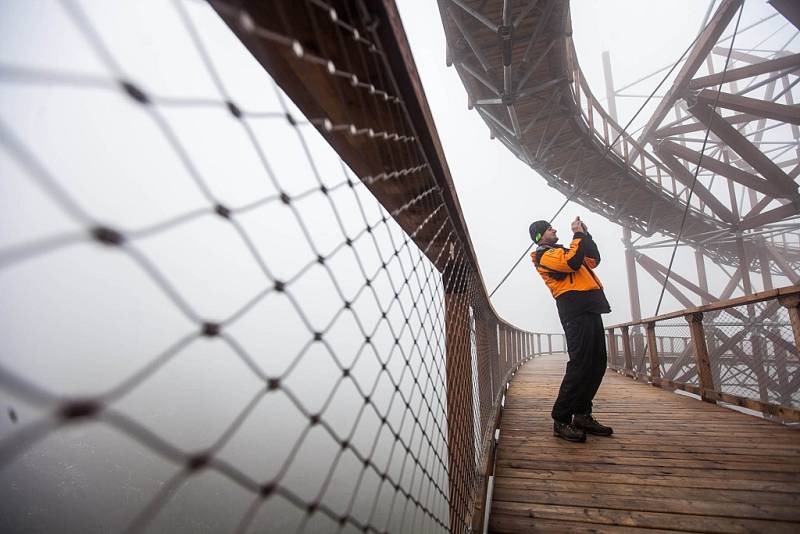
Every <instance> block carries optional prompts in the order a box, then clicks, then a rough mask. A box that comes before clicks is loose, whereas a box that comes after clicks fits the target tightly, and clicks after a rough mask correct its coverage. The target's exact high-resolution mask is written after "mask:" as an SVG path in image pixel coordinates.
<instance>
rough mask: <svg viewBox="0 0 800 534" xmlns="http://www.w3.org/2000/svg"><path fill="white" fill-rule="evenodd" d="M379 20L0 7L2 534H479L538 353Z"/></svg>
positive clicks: (234, 6)
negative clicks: (440, 160)
mask: <svg viewBox="0 0 800 534" xmlns="http://www.w3.org/2000/svg"><path fill="white" fill-rule="evenodd" d="M374 7H375V6H373V5H370V4H369V3H359V2H336V3H335V4H326V3H323V2H319V1H306V2H275V3H266V4H265V3H260V2H244V3H239V2H233V1H231V2H214V3H212V4H207V3H205V2H199V1H189V0H174V1H167V0H163V1H160V2H150V3H146V4H144V3H139V2H88V1H86V2H84V1H77V0H62V1H60V2H47V3H32V2H23V1H19V2H7V3H4V4H3V6H2V7H0V9H1V10H2V17H1V18H2V20H3V21H4V24H3V28H4V32H2V33H3V36H2V37H0V42H2V46H0V50H2V52H0V169H2V171H1V174H2V175H3V177H4V178H3V185H2V187H3V210H2V211H3V220H2V224H1V225H2V227H3V228H4V232H2V234H0V292H1V293H0V299H2V301H3V302H4V303H5V310H6V311H5V313H4V314H3V319H2V322H0V324H2V327H1V328H2V331H1V332H0V334H1V335H2V339H3V342H2V349H3V350H2V351H1V352H0V402H1V403H2V406H3V408H4V417H3V418H2V421H0V440H1V441H0V479H1V480H2V484H0V502H2V505H0V529H2V530H3V531H76V532H77V531H81V532H99V531H115V532H116V531H122V532H139V531H168V532H262V531H280V532H355V531H363V532H435V531H448V530H452V531H456V532H460V531H467V530H469V529H470V528H471V526H472V524H473V523H474V522H475V517H474V515H475V514H476V512H475V510H476V508H477V507H478V506H479V503H478V500H479V498H480V496H479V495H478V494H479V491H478V490H479V487H480V485H481V483H482V481H483V476H484V473H485V471H486V462H487V461H488V460H487V457H488V454H487V451H488V450H489V446H490V444H491V439H492V436H493V433H494V428H495V426H494V425H495V419H496V415H497V413H498V409H499V405H500V401H501V398H502V394H503V392H504V389H505V385H506V383H507V381H508V380H509V378H510V375H511V373H513V371H514V370H515V369H516V368H517V367H518V366H519V365H520V364H521V363H522V362H523V361H524V360H525V359H526V358H527V357H529V356H530V355H532V354H533V353H534V352H535V351H536V349H535V347H534V337H533V336H532V335H530V334H528V333H524V332H521V331H519V330H516V329H514V328H513V327H511V326H510V325H508V324H506V323H504V322H502V321H501V320H499V319H498V318H497V317H496V316H495V314H494V311H493V309H492V308H491V306H490V305H489V302H488V299H487V297H486V292H485V289H484V287H483V283H482V281H481V279H480V275H479V274H478V271H477V267H476V265H475V262H474V256H473V254H472V253H471V248H470V247H469V245H468V244H465V239H467V238H466V237H465V236H466V233H465V228H464V226H463V222H462V221H461V219H460V215H458V214H457V213H455V214H454V213H453V210H454V209H455V208H457V201H455V203H454V201H453V197H452V194H451V193H450V191H449V190H448V189H447V184H446V183H444V182H442V178H441V175H437V173H436V172H435V171H434V168H433V167H435V166H436V165H435V164H434V165H432V163H431V157H433V156H434V155H432V153H431V150H430V148H429V145H428V146H425V145H423V143H422V141H421V140H420V138H419V135H418V134H419V131H418V127H419V126H418V124H417V125H416V126H415V124H414V121H412V120H411V118H410V117H411V110H409V106H410V105H412V103H410V102H408V101H407V99H404V98H402V97H401V90H400V85H398V81H397V77H398V76H399V75H400V74H403V71H398V63H397V61H396V60H394V61H390V57H389V56H390V55H391V54H392V53H394V52H387V50H385V46H386V43H387V42H391V40H389V41H387V38H386V34H385V33H384V34H381V32H386V31H388V29H389V27H390V24H391V20H390V17H387V14H386V12H385V11H380V10H379V11H378V12H377V13H375V12H372V11H370V10H371V9H374ZM381 9H384V8H381ZM390 14H391V13H390ZM12 21H13V23H12ZM265 21H266V22H265ZM225 23H227V24H228V26H229V27H230V28H229V27H226V25H225ZM231 29H233V30H234V32H235V33H233V32H231V31H230V30H231ZM243 44H244V45H246V47H247V48H245V47H244V46H243ZM401 45H402V43H399V44H398V45H397V46H399V47H400V48H402V46H401ZM251 53H252V54H255V56H256V57H257V58H258V61H259V62H261V65H260V64H259V63H258V62H257V61H256V60H255V59H254V57H253V55H251ZM262 65H265V66H267V67H268V69H267V70H268V71H269V73H267V72H265V70H264V69H263V68H262ZM276 81H277V82H278V83H276ZM279 85H282V86H283V87H288V88H290V89H291V88H293V89H292V90H291V91H288V92H287V91H284V90H283V89H282V88H281V87H279ZM323 89H324V90H323ZM317 90H319V92H315V91H317ZM405 94H409V93H408V91H405ZM296 102H299V103H300V104H299V105H300V107H297V104H296ZM423 134H424V135H427V136H428V137H430V134H429V133H426V132H423ZM434 135H435V132H434ZM376 197H377V198H376ZM454 207H455V208H454Z"/></svg>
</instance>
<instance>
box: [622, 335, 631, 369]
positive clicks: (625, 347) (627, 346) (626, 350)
mask: <svg viewBox="0 0 800 534" xmlns="http://www.w3.org/2000/svg"><path fill="white" fill-rule="evenodd" d="M620 331H622V353H623V354H624V355H625V369H627V370H628V371H633V358H632V357H631V337H630V334H629V333H628V327H627V326H623V327H621V328H620Z"/></svg>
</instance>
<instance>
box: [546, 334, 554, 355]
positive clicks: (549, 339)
mask: <svg viewBox="0 0 800 534" xmlns="http://www.w3.org/2000/svg"><path fill="white" fill-rule="evenodd" d="M547 354H553V334H547Z"/></svg>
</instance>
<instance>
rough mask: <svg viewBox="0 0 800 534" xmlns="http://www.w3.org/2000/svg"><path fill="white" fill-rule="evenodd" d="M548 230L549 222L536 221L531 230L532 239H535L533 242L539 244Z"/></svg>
mask: <svg viewBox="0 0 800 534" xmlns="http://www.w3.org/2000/svg"><path fill="white" fill-rule="evenodd" d="M548 228H550V223H549V222H547V221H536V222H535V223H533V224H531V227H530V228H529V230H530V232H531V239H533V242H534V243H538V242H539V240H540V239H541V238H542V235H543V234H544V233H545V231H546V230H547V229H548Z"/></svg>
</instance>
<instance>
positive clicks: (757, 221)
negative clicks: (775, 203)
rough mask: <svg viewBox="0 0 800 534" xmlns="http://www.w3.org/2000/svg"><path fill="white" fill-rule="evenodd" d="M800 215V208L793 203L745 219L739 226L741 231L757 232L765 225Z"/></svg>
mask: <svg viewBox="0 0 800 534" xmlns="http://www.w3.org/2000/svg"><path fill="white" fill-rule="evenodd" d="M798 214H800V208H798V206H797V205H796V204H795V203H793V202H790V203H789V204H784V205H783V206H780V207H777V208H774V209H771V210H769V211H765V212H763V213H759V214H758V215H753V216H752V217H748V218H747V219H743V220H742V221H741V222H740V223H739V224H738V226H737V228H738V229H739V230H755V229H757V228H761V227H762V226H764V225H765V224H771V223H776V222H779V221H782V220H784V219H786V218H788V217H792V216H795V215H798Z"/></svg>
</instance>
